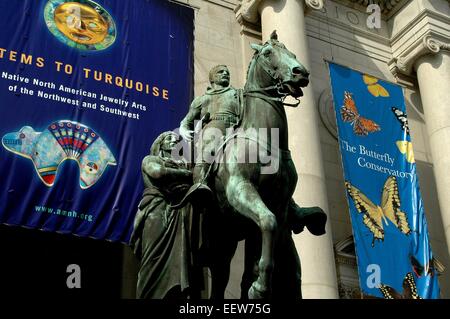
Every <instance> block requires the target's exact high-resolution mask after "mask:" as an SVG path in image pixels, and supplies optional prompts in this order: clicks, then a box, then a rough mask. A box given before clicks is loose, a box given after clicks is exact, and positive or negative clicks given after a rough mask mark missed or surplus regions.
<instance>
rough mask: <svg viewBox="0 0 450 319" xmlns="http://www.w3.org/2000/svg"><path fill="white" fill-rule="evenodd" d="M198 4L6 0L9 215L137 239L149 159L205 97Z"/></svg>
mask: <svg viewBox="0 0 450 319" xmlns="http://www.w3.org/2000/svg"><path fill="white" fill-rule="evenodd" d="M193 19H194V13H193V10H192V9H191V8H188V7H185V6H181V5H177V4H175V3H171V2H169V1H160V0H128V1H111V0H95V1H92V0H9V1H0V108H1V115H2V116H1V118H0V123H1V125H0V138H1V141H2V145H1V146H0V184H1V185H2V187H1V189H0V223H4V224H9V225H17V226H25V227H28V228H37V229H42V230H45V231H51V232H60V233H67V234H74V235H77V236H84V237H93V238H97V239H105V240H110V241H120V242H124V243H127V242H128V241H129V238H130V235H131V231H132V228H133V221H134V216H135V214H136V211H137V205H138V203H139V200H140V198H141V195H142V190H143V184H142V177H141V161H142V159H143V158H144V157H145V156H146V155H148V154H149V150H150V146H151V145H152V143H153V141H154V140H155V138H156V137H157V136H158V135H159V134H160V133H162V132H163V131H167V130H173V129H175V128H176V127H178V126H179V123H180V120H181V119H182V118H183V116H184V114H185V113H186V111H187V109H188V106H189V103H190V101H191V99H192V94H193V85H192V84H193V77H192V68H193V57H192V52H193V50H192V46H193V44H192V43H193Z"/></svg>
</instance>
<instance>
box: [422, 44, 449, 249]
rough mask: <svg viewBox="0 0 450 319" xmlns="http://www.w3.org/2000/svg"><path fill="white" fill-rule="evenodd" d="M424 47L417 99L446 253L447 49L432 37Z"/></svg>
mask: <svg viewBox="0 0 450 319" xmlns="http://www.w3.org/2000/svg"><path fill="white" fill-rule="evenodd" d="M424 44H425V45H426V46H427V47H428V49H429V50H430V52H431V54H427V55H423V56H421V57H419V58H418V59H417V60H416V61H415V63H414V67H415V69H416V72H417V80H418V83H419V89H420V96H421V98H422V105H423V110H424V115H425V121H426V127H427V131H428V137H429V141H430V148H431V156H432V158H433V170H434V175H435V178H436V186H437V191H438V198H439V205H440V209H441V215H442V222H443V226H444V230H445V237H446V240H447V247H448V248H449V253H450V172H449V169H450V148H449V145H450V52H449V51H448V50H449V49H450V45H449V44H444V43H442V42H439V41H437V40H434V39H433V38H431V37H429V38H425V39H424Z"/></svg>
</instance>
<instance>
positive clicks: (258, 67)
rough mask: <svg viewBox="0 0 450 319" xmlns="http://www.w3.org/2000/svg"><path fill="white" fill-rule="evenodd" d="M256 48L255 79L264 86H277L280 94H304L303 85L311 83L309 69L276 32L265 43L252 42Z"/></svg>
mask: <svg viewBox="0 0 450 319" xmlns="http://www.w3.org/2000/svg"><path fill="white" fill-rule="evenodd" d="M251 46H252V48H253V49H254V50H255V55H254V57H253V61H254V63H252V64H253V68H254V69H253V72H254V76H253V80H256V81H257V82H258V85H259V86H260V87H262V88H264V87H266V88H267V87H272V86H273V87H276V90H277V93H278V94H279V95H292V96H294V97H300V96H302V95H303V91H302V89H301V88H302V87H305V86H307V85H308V83H309V79H308V78H309V72H308V70H307V69H306V68H305V67H304V66H303V65H302V64H301V63H300V62H298V61H297V59H296V56H295V55H294V54H293V53H292V52H290V51H289V50H288V49H287V48H286V47H285V46H284V44H283V43H281V42H279V41H278V37H277V35H276V32H275V31H274V32H273V33H272V35H271V36H270V40H269V41H267V42H266V43H264V45H258V44H252V45H251Z"/></svg>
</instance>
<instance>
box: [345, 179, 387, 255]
mask: <svg viewBox="0 0 450 319" xmlns="http://www.w3.org/2000/svg"><path fill="white" fill-rule="evenodd" d="M345 187H346V188H347V192H348V194H349V196H350V197H351V198H352V199H353V202H354V203H355V207H356V210H357V211H358V212H360V213H361V214H363V223H364V225H366V227H367V228H368V229H369V230H370V231H371V232H372V234H373V237H374V240H375V239H377V240H384V230H383V224H382V220H381V219H382V212H381V211H380V209H379V207H378V206H377V205H375V204H374V203H372V201H371V200H370V199H369V198H367V196H366V195H364V194H363V193H361V191H360V190H359V189H357V188H356V187H355V186H353V185H352V184H350V183H349V182H345ZM372 246H373V243H372Z"/></svg>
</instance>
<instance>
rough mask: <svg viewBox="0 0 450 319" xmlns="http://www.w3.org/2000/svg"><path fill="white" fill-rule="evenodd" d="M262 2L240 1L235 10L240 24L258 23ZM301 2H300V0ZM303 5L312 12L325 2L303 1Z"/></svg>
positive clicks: (258, 0)
mask: <svg viewBox="0 0 450 319" xmlns="http://www.w3.org/2000/svg"><path fill="white" fill-rule="evenodd" d="M263 1H264V0H242V2H241V3H240V4H238V6H237V7H236V9H235V12H236V16H237V19H238V21H239V22H240V23H242V21H243V20H244V21H247V22H250V23H253V24H256V23H258V22H259V18H260V17H259V6H260V4H261V3H262V2H263ZM300 1H302V0H300ZM303 1H304V3H305V5H306V6H307V7H309V8H311V9H314V10H321V9H322V8H323V5H324V1H325V0H303Z"/></svg>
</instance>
